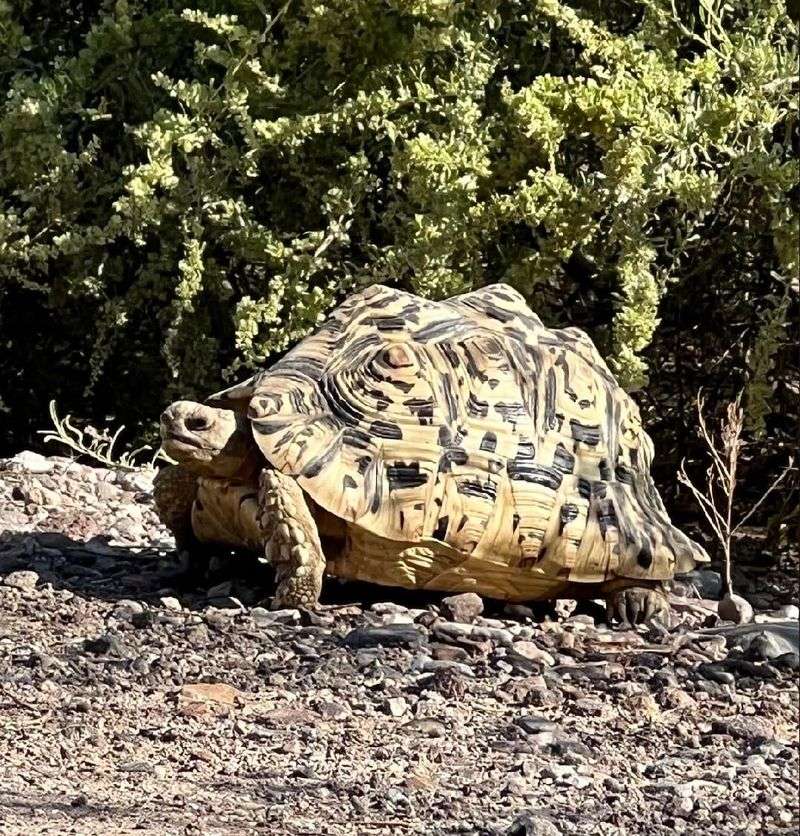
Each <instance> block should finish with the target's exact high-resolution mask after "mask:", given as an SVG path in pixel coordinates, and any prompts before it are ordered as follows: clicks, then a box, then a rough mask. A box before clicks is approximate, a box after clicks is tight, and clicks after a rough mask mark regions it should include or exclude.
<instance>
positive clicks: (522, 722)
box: [514, 714, 558, 734]
mask: <svg viewBox="0 0 800 836" xmlns="http://www.w3.org/2000/svg"><path fill="white" fill-rule="evenodd" d="M514 725H515V726H518V727H519V728H521V729H522V730H523V731H524V732H525V733H526V734H544V733H546V732H550V733H553V732H557V731H558V723H554V722H553V721H552V720H548V719H547V717H542V716H541V715H539V714H527V715H523V716H522V717H517V718H516V719H515V720H514Z"/></svg>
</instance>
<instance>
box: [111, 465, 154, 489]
mask: <svg viewBox="0 0 800 836" xmlns="http://www.w3.org/2000/svg"><path fill="white" fill-rule="evenodd" d="M154 476H155V471H153V472H150V471H143V470H136V471H118V472H117V478H116V480H115V481H116V483H117V484H118V485H119V486H120V487H121V488H122V489H123V490H124V491H133V492H134V493H150V492H151V491H152V490H153V477H154Z"/></svg>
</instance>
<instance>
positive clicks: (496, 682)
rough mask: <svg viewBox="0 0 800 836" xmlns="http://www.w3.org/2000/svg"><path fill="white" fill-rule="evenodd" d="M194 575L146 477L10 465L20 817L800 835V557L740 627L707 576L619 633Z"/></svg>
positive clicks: (0, 673)
mask: <svg viewBox="0 0 800 836" xmlns="http://www.w3.org/2000/svg"><path fill="white" fill-rule="evenodd" d="M185 569H186V561H185V558H182V557H180V556H179V555H177V554H176V552H175V551H174V549H173V543H172V540H171V538H170V537H169V535H168V533H167V532H166V531H165V530H164V529H163V528H162V527H161V526H160V524H159V523H158V520H157V519H156V516H155V514H154V512H153V506H152V499H151V493H150V482H149V479H148V477H147V476H146V475H143V474H141V473H134V474H125V473H121V472H115V471H110V470H103V469H96V468H90V467H84V466H81V465H78V464H75V463H73V462H71V461H69V460H68V459H64V458H58V457H52V458H48V459H42V458H41V457H37V456H34V455H31V454H23V455H21V456H18V457H16V458H15V459H13V460H6V461H4V462H0V708H2V724H1V725H0V833H1V834H21V833H25V834H31V833H37V834H38V833H52V834H56V833H57V834H65V833H79V834H104V835H105V834H120V833H137V834H181V833H186V834H218V833H219V834H233V833H242V834H244V833H248V834H250V833H269V834H276V836H283V834H286V836H301V834H309V836H310V834H330V836H340V835H341V836H344V835H345V834H348V836H349V834H352V835H353V836H372V835H373V834H392V836H406V834H409V835H410V834H425V835H426V836H450V834H470V836H554V834H666V833H675V832H679V833H696V834H708V833H715V834H757V833H769V834H772V833H776V834H779V833H787V834H789V833H796V832H797V830H798V824H799V823H800V822H799V820H798V795H797V793H798V716H797V712H798V679H797V676H798V674H797V667H798V657H797V608H796V607H795V606H794V605H793V604H792V601H793V600H795V597H796V594H797V590H796V578H794V577H793V576H792V573H793V572H795V571H796V565H794V566H792V565H785V566H784V567H783V571H781V569H780V567H779V568H778V569H775V568H773V569H772V571H771V573H770V574H769V575H768V576H762V577H760V578H758V579H756V580H755V581H753V582H751V583H750V585H749V587H748V582H747V579H746V578H745V579H744V580H743V581H742V583H743V584H744V588H745V591H749V592H750V597H751V600H752V601H753V602H754V603H755V605H756V608H757V610H758V611H759V612H758V614H757V616H756V621H757V622H758V623H757V624H755V625H749V626H748V627H745V628H739V629H738V630H735V629H725V625H724V624H720V623H718V622H719V619H718V616H717V614H716V601H715V600H713V597H714V596H715V595H718V593H719V583H718V576H716V575H714V573H709V572H704V573H700V574H696V575H695V576H694V577H693V578H690V579H687V580H685V581H683V582H682V583H679V584H677V585H676V590H675V591H676V593H680V594H675V595H674V596H673V605H674V612H675V617H674V622H675V623H674V624H673V626H672V627H671V629H669V630H664V629H661V630H659V629H657V628H651V629H649V630H645V629H643V628H640V629H638V630H611V629H609V627H608V626H607V625H606V624H605V623H604V616H603V611H602V609H601V608H600V607H599V606H596V605H588V606H585V605H584V606H582V607H581V608H580V609H576V606H575V604H574V602H560V603H559V604H558V605H557V606H556V607H555V609H554V610H552V611H550V612H547V611H546V608H543V609H541V610H539V611H536V612H534V611H532V610H530V609H528V608H526V607H509V608H503V607H502V605H492V604H491V602H481V601H480V600H475V599H474V597H473V596H467V597H459V598H458V599H457V600H455V601H453V602H450V603H449V604H448V603H447V602H444V601H443V600H442V598H441V596H427V597H426V596H421V595H413V594H410V593H405V592H402V591H397V590H389V589H381V588H369V587H364V586H357V585H343V584H339V583H337V582H336V581H330V582H328V584H327V586H326V589H325V592H324V606H323V607H322V608H321V609H320V610H319V611H318V612H314V613H311V612H299V611H296V610H288V611H280V612H270V611H269V610H268V609H266V608H265V607H262V606H259V603H261V602H262V601H264V600H266V599H267V598H268V595H269V580H268V578H266V577H265V570H264V569H263V568H262V567H260V566H258V564H254V563H252V562H250V561H248V560H246V559H244V558H238V559H233V560H230V559H227V556H226V555H223V554H218V555H215V556H214V559H212V561H211V576H210V577H208V576H207V577H206V578H205V579H203V580H201V581H198V579H197V576H194V577H192V576H187V575H186V573H185V572H184V571H183V570H185ZM698 591H699V595H698ZM702 596H705V598H704V597H702ZM765 608H766V609H767V610H768V611H765ZM482 609H483V611H482V612H481V610H482Z"/></svg>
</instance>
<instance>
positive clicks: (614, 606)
mask: <svg viewBox="0 0 800 836" xmlns="http://www.w3.org/2000/svg"><path fill="white" fill-rule="evenodd" d="M603 594H604V596H605V598H606V609H607V612H608V619H609V621H612V620H617V621H618V622H619V623H620V625H621V626H622V627H629V626H631V625H635V624H648V623H650V622H652V621H659V622H661V623H662V624H664V625H665V626H667V627H668V626H669V623H670V607H669V601H668V599H667V596H666V593H665V591H664V588H663V586H662V585H661V584H660V583H654V584H652V585H641V586H638V585H637V586H623V587H619V588H616V589H614V588H613V587H612V588H611V589H606V590H604V593H603Z"/></svg>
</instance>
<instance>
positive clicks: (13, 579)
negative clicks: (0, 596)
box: [3, 569, 39, 592]
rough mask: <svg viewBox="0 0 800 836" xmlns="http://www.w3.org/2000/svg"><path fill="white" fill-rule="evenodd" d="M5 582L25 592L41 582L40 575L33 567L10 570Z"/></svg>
mask: <svg viewBox="0 0 800 836" xmlns="http://www.w3.org/2000/svg"><path fill="white" fill-rule="evenodd" d="M3 583H4V584H5V586H10V587H12V588H13V589H22V590H24V591H25V592H30V591H31V590H33V589H35V588H36V584H37V583H39V575H38V574H36V572H34V571H32V570H31V569H19V570H17V571H16V572H9V573H8V574H7V575H6V576H5V579H4V580H3Z"/></svg>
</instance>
